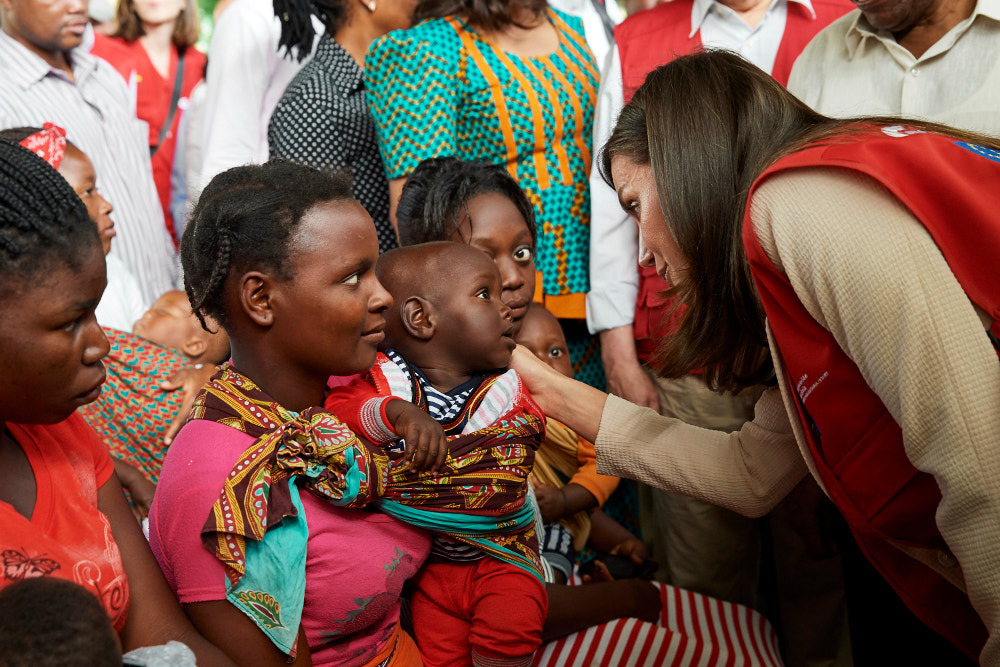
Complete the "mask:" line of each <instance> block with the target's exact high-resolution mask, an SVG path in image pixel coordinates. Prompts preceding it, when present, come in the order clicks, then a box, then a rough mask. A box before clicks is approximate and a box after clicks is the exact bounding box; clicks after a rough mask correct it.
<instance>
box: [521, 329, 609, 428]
mask: <svg viewBox="0 0 1000 667" xmlns="http://www.w3.org/2000/svg"><path fill="white" fill-rule="evenodd" d="M510 367H511V368H513V369H514V370H515V371H517V372H518V374H519V375H520V376H521V380H522V381H523V382H524V384H525V386H526V387H527V388H528V391H529V392H531V397H532V398H533V399H535V402H537V403H538V405H539V407H541V408H542V411H543V412H544V413H545V414H546V416H548V417H552V418H554V419H558V420H559V421H561V422H562V423H564V424H566V426H569V427H570V428H571V429H573V430H574V431H576V432H577V434H579V435H581V436H583V437H584V438H586V439H587V440H590V441H591V442H593V441H594V440H595V439H596V438H597V431H598V428H599V427H600V425H601V415H602V414H603V413H604V402H605V401H607V400H608V395H607V394H605V393H604V392H603V391H601V390H599V389H594V388H593V387H591V386H589V385H585V384H583V383H582V382H577V381H576V380H574V379H573V378H568V377H566V376H565V375H563V374H562V373H560V372H559V371H557V370H555V369H553V368H551V367H550V366H549V365H548V364H546V363H545V362H544V361H542V360H540V359H539V358H538V357H536V356H535V355H534V354H532V353H531V352H530V351H529V350H528V348H526V347H524V346H523V345H518V346H517V347H516V348H514V355H513V356H512V357H511V360H510Z"/></svg>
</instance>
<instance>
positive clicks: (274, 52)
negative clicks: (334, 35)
mask: <svg viewBox="0 0 1000 667" xmlns="http://www.w3.org/2000/svg"><path fill="white" fill-rule="evenodd" d="M313 27H314V28H315V29H316V38H315V39H313V46H312V49H311V50H310V53H309V55H307V56H306V57H305V58H304V59H303V60H302V62H298V61H297V60H296V59H294V58H290V57H286V56H284V55H283V54H284V49H282V53H278V39H279V37H280V36H281V22H280V21H279V20H278V19H277V18H276V17H275V15H274V7H273V5H272V3H271V0H236V2H234V3H233V4H232V5H230V6H229V7H228V8H227V9H226V11H224V12H223V13H222V16H220V17H219V22H218V23H217V24H216V26H215V30H214V32H213V33H212V42H211V43H210V44H209V48H208V71H207V73H206V76H205V102H204V107H203V109H204V110H203V112H202V118H203V121H202V122H203V125H202V129H201V156H202V165H201V184H200V187H201V188H204V187H205V186H206V185H208V182H209V181H211V180H212V177H213V176H215V175H216V174H219V173H221V172H223V171H226V170H227V169H229V168H231V167H236V166H239V165H244V164H260V163H262V162H265V161H266V160H267V157H268V151H267V124H268V121H269V120H270V119H271V113H272V112H273V111H274V107H275V106H276V105H277V104H278V100H280V99H281V96H282V95H283V94H284V93H285V88H287V87H288V84H289V83H290V82H291V80H292V79H293V78H295V75H296V74H298V72H299V70H300V69H302V67H303V66H304V65H305V64H306V63H307V62H309V58H310V57H311V56H312V51H314V50H315V49H316V42H317V41H318V40H319V36H320V35H322V34H323V26H322V24H320V23H319V20H318V19H316V18H315V17H313Z"/></svg>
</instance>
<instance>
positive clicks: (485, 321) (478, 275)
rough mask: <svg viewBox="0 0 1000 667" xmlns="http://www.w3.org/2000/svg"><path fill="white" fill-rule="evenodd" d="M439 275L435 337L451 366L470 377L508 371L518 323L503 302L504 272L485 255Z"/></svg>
mask: <svg viewBox="0 0 1000 667" xmlns="http://www.w3.org/2000/svg"><path fill="white" fill-rule="evenodd" d="M450 264H451V270H450V271H447V272H444V273H443V274H442V275H441V286H440V291H439V292H437V294H436V295H435V298H434V299H433V305H434V313H435V314H436V315H437V323H436V328H435V333H434V337H435V338H438V337H440V339H441V341H442V343H443V344H442V345H440V346H439V348H438V349H440V350H445V351H447V353H448V354H449V355H450V356H451V359H450V360H448V362H449V365H453V366H455V370H457V371H459V372H461V373H463V374H468V375H473V374H476V373H483V372H486V371H491V370H494V369H497V368H505V367H506V366H507V364H508V363H510V355H511V353H513V351H514V338H513V335H514V323H513V321H512V319H511V312H510V308H508V307H507V305H506V304H505V303H504V302H503V300H502V299H501V297H500V295H501V287H500V273H499V271H497V267H496V265H494V264H493V262H491V261H490V259H489V258H488V257H486V255H483V254H482V253H477V252H465V253H462V254H461V256H457V257H455V258H454V261H452V262H451V263H450Z"/></svg>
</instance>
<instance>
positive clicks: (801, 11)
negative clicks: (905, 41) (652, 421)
mask: <svg viewBox="0 0 1000 667" xmlns="http://www.w3.org/2000/svg"><path fill="white" fill-rule="evenodd" d="M692 4H693V2H692V0H674V1H673V2H666V3H663V4H661V5H657V6H656V7H653V8H652V9H648V10H646V11H642V12H638V13H637V14H633V15H632V16H630V17H629V18H627V19H625V21H623V22H622V23H620V24H619V25H618V26H616V27H615V45H616V46H617V47H618V55H619V57H620V59H621V64H622V86H623V88H624V92H625V102H626V104H627V103H628V102H629V100H631V99H632V95H634V94H635V91H636V90H638V89H639V86H641V85H642V83H643V81H645V80H646V75H647V74H649V73H650V72H652V71H653V70H654V69H656V68H657V67H659V66H660V65H665V64H667V63H668V62H670V61H671V60H673V59H674V58H677V57H679V56H684V55H688V54H690V53H694V52H696V51H698V50H699V49H701V47H702V43H701V31H700V30H699V31H698V32H697V33H695V34H694V35H693V36H692V35H691V6H692ZM812 6H813V10H814V11H815V12H816V16H815V18H814V17H813V15H812V13H810V11H809V10H808V9H807V8H806V7H805V6H804V5H802V4H800V3H799V2H795V1H794V0H789V2H788V14H787V19H786V20H785V32H784V34H783V35H782V38H781V44H780V45H779V46H778V54H777V56H776V57H775V59H774V68H773V71H772V72H771V75H772V76H773V77H774V78H775V79H776V80H777V81H778V82H779V83H781V85H783V86H784V85H787V84H788V76H789V74H791V71H792V64H793V63H794V62H795V59H796V58H798V57H799V54H800V53H802V50H803V49H804V48H806V44H808V43H809V41H810V40H812V38H813V37H814V36H815V35H816V33H818V32H819V31H820V30H822V29H823V28H825V27H826V26H828V25H829V24H831V23H833V22H834V21H836V20H837V19H839V18H840V17H841V16H843V15H844V14H846V13H847V12H849V11H850V10H852V9H854V5H853V4H851V3H850V2H849V1H848V0H812ZM669 287H670V286H669V285H668V284H667V283H666V282H665V281H664V280H663V279H662V278H660V277H659V276H658V275H656V269H654V268H648V269H647V268H643V267H639V295H638V298H637V300H636V306H635V322H634V324H633V329H634V331H635V339H636V348H637V350H638V352H639V357H640V358H641V359H643V360H648V359H649V358H650V356H652V354H653V352H654V351H655V350H656V345H657V344H658V342H659V341H660V339H662V338H664V337H665V336H667V335H668V334H669V333H670V331H671V329H672V328H674V325H675V324H676V319H671V320H670V321H664V317H665V316H666V313H667V312H668V311H669V309H670V300H669V299H666V298H664V297H663V296H662V293H663V292H664V291H666V290H667V289H669Z"/></svg>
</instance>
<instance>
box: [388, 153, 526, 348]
mask: <svg viewBox="0 0 1000 667" xmlns="http://www.w3.org/2000/svg"><path fill="white" fill-rule="evenodd" d="M396 219H397V222H398V224H399V237H400V242H401V243H402V245H404V246H406V245H414V244H416V243H424V242H427V241H457V242H459V243H466V244H468V245H471V246H473V247H475V248H479V249H480V250H482V251H483V252H485V253H486V254H487V255H489V256H490V257H491V258H492V259H493V261H494V262H496V265H497V268H498V269H500V278H501V280H502V281H503V282H502V285H501V287H502V291H501V294H500V298H501V299H503V302H504V303H505V304H506V305H507V307H508V308H510V310H511V315H512V316H513V318H514V327H515V331H516V330H517V329H518V328H520V325H521V320H522V319H523V318H524V315H525V313H526V312H527V311H528V306H529V305H530V304H531V302H532V300H533V298H534V296H535V283H536V272H535V214H534V209H533V208H532V206H531V203H530V202H529V201H528V198H527V197H526V196H525V194H524V191H522V190H521V188H520V187H519V186H518V185H517V182H516V181H515V180H514V179H512V178H511V177H510V175H509V174H508V173H507V172H506V171H505V170H504V169H503V168H502V167H499V166H497V165H494V164H490V163H488V162H466V161H463V160H459V159H457V158H431V159H429V160H424V161H423V162H421V163H420V164H419V165H418V166H417V168H416V169H415V170H414V171H413V173H411V174H410V176H409V178H408V179H407V181H406V185H405V186H404V188H403V192H402V195H401V196H400V199H399V206H398V208H397V211H396Z"/></svg>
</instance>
